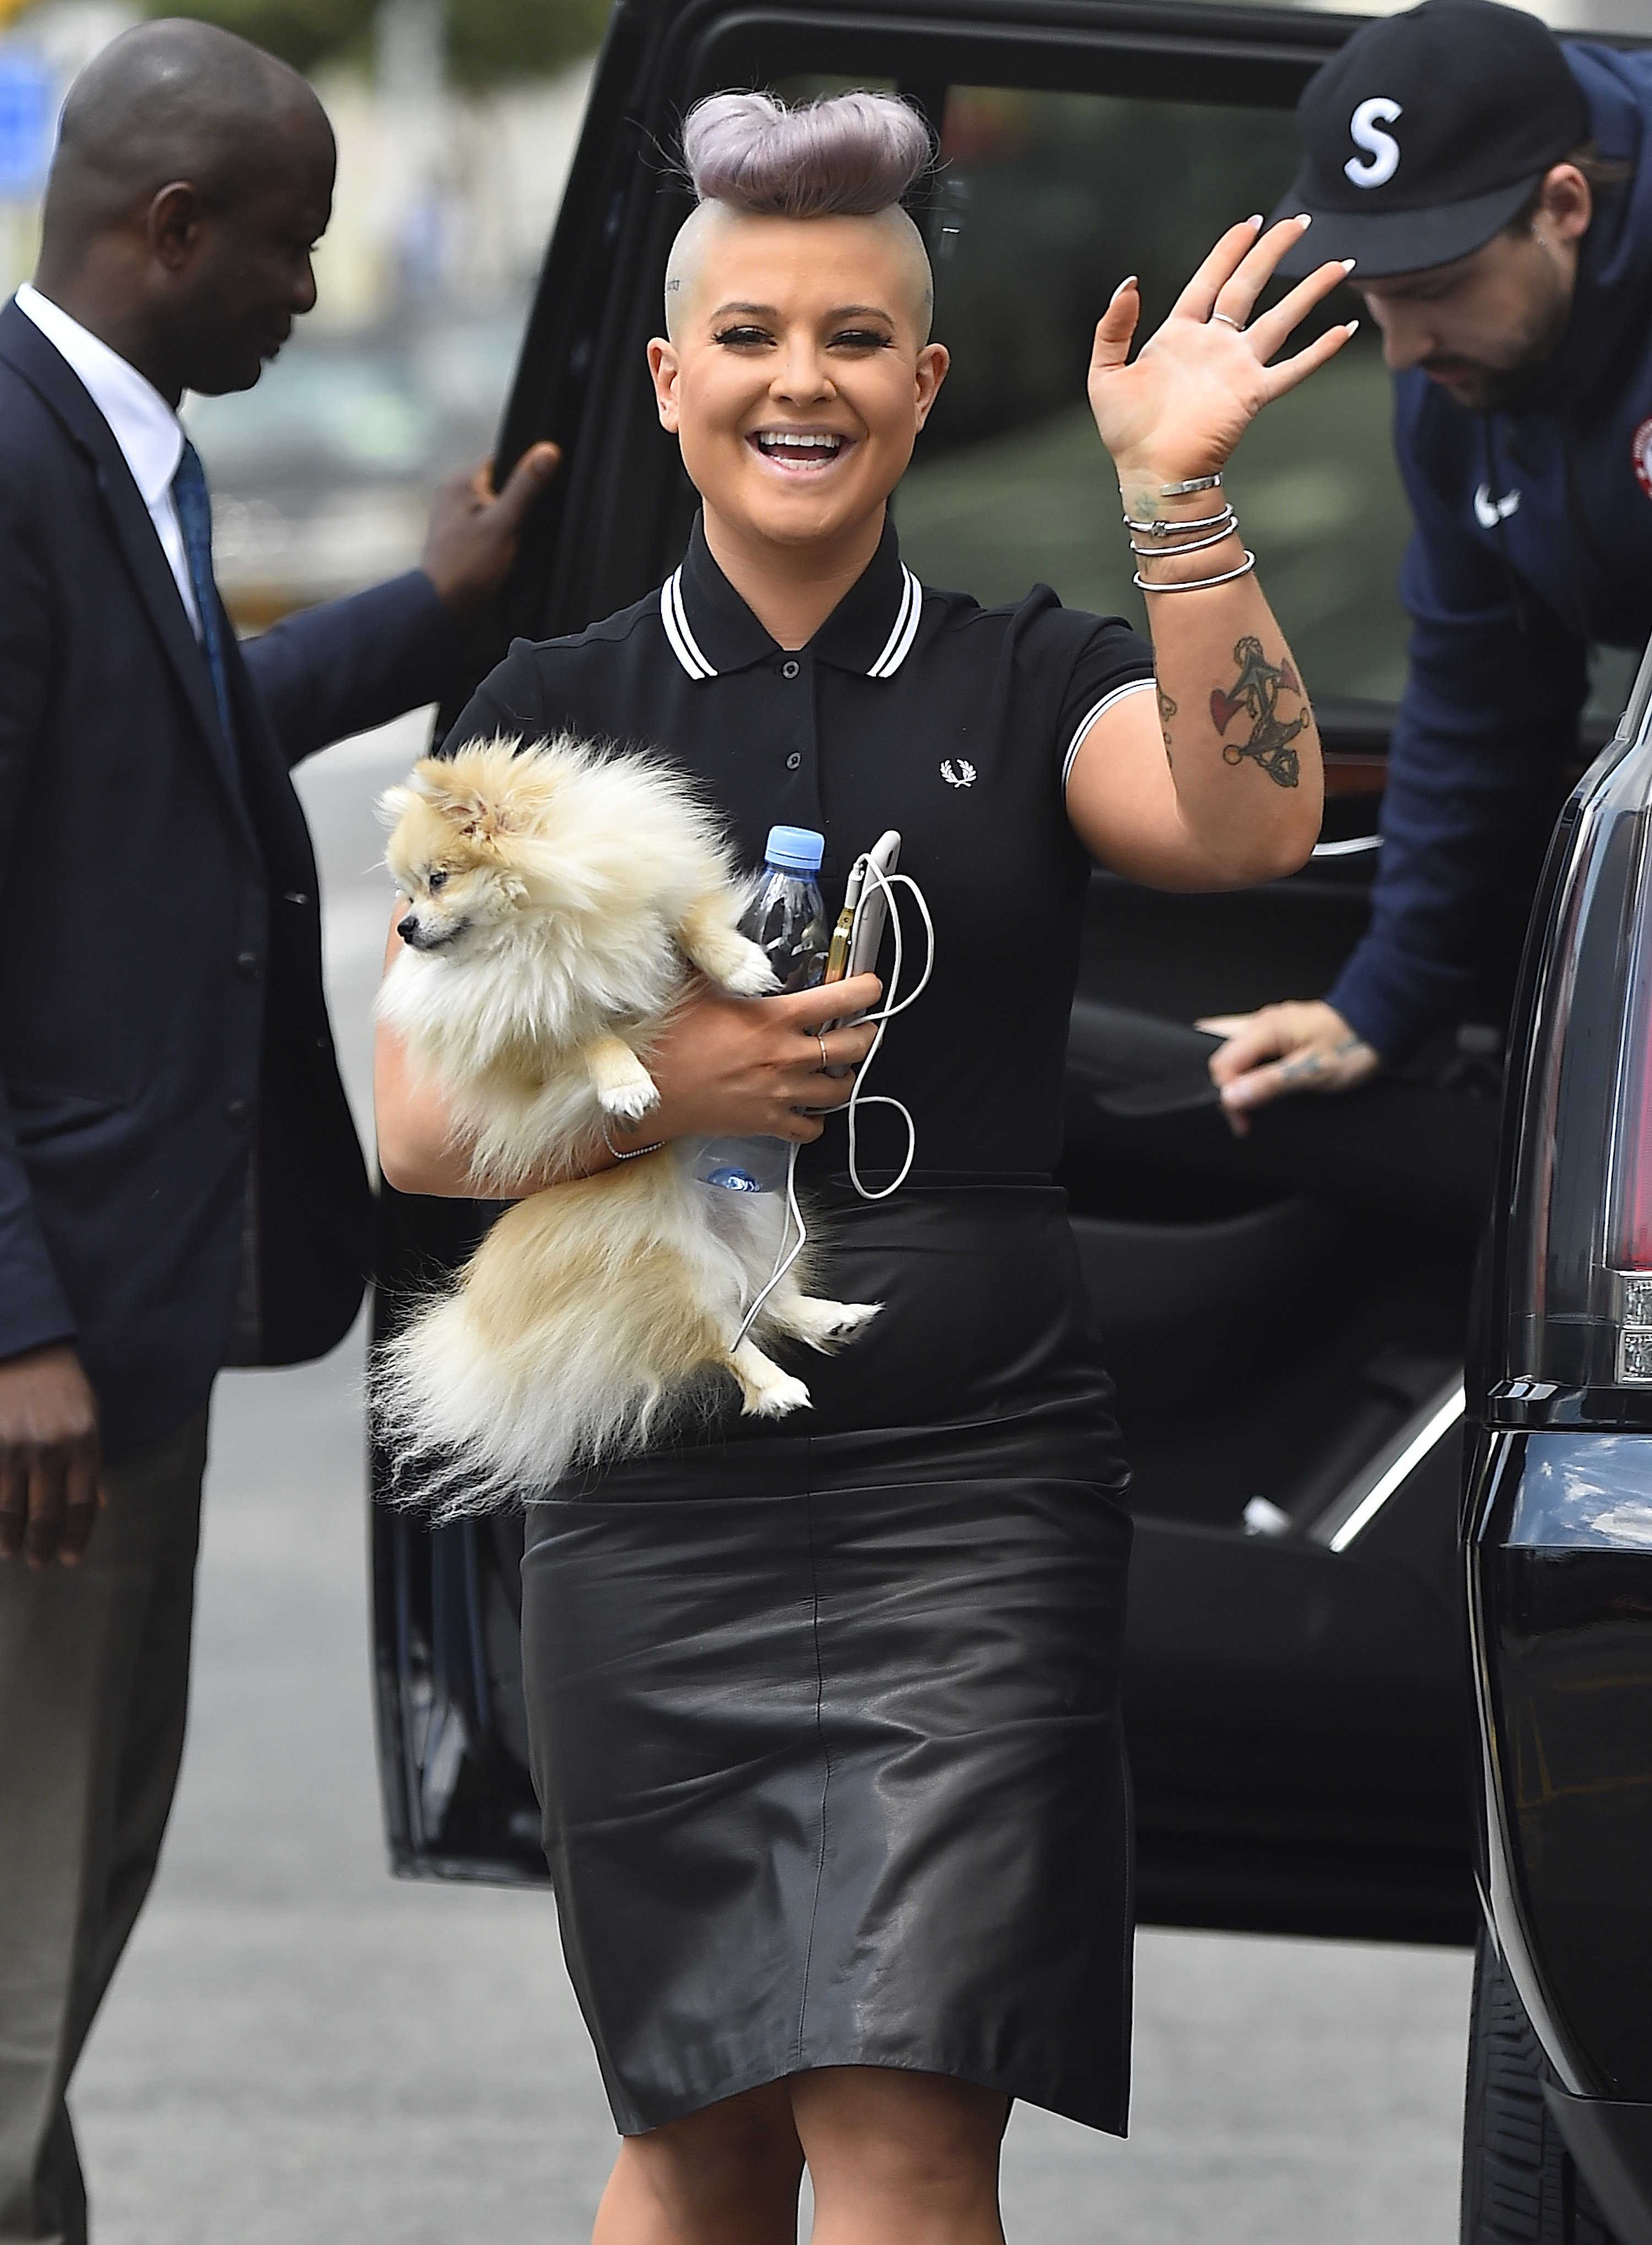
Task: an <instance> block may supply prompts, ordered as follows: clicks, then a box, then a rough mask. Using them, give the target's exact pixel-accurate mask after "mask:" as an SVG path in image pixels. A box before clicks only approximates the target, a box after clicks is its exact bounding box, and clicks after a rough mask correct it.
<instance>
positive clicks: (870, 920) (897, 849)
mask: <svg viewBox="0 0 1652 2245" xmlns="http://www.w3.org/2000/svg"><path fill="white" fill-rule="evenodd" d="M900 861H901V838H900V836H899V835H898V834H897V832H896V831H895V829H894V828H893V827H892V826H891V827H890V830H889V831H888V832H887V833H886V834H881V835H879V837H878V838H877V841H876V842H875V843H874V844H872V847H871V848H870V850H869V851H867V852H866V857H865V860H864V865H861V864H860V863H859V862H858V861H857V864H856V871H858V872H860V873H861V879H860V884H859V887H860V896H861V910H860V921H859V925H858V926H856V930H855V939H854V941H853V943H852V944H851V945H850V952H849V969H848V971H849V973H850V974H870V973H871V972H872V971H873V969H874V968H875V967H877V954H878V953H879V952H880V951H881V950H882V949H883V947H884V928H885V927H886V926H888V925H889V897H888V894H887V892H885V891H884V889H882V888H880V887H879V885H878V884H877V882H876V881H875V880H874V879H873V878H872V876H871V874H870V872H867V871H865V870H864V867H865V866H872V865H875V866H876V867H877V870H878V872H880V873H882V874H883V875H884V878H885V879H887V878H888V877H889V875H890V874H891V873H892V872H894V871H895V868H896V867H897V865H899V863H900ZM854 878H855V877H854V874H853V873H851V874H850V879H851V881H852V880H853V879H854ZM858 1018H859V1016H858V1015H856V1019H857V1020H858Z"/></svg>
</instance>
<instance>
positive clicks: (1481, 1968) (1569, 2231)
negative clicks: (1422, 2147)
mask: <svg viewBox="0 0 1652 2245" xmlns="http://www.w3.org/2000/svg"><path fill="white" fill-rule="evenodd" d="M1547 2079H1548V2066H1547V2061H1546V2060H1545V2058H1544V2056H1543V2053H1542V2051H1541V2049H1540V2046H1539V2044H1538V2039H1537V2037H1536V2036H1535V2035H1534V2033H1533V2031H1532V2025H1531V2021H1530V2020H1529V2019H1528V2018H1527V2016H1526V2007H1525V2005H1524V2004H1522V2003H1521V2001H1520V1997H1519V1996H1518V1995H1516V1993H1515V1992H1514V1984H1513V1981H1512V1980H1511V1979H1510V1978H1509V1977H1508V1974H1507V1973H1506V1971H1505V1970H1504V1969H1503V1964H1502V1960H1501V1959H1500V1957H1499V1956H1498V1954H1497V1951H1496V1950H1495V1949H1494V1948H1493V1946H1492V1942H1491V1937H1490V1936H1489V1935H1488V1934H1487V1933H1486V1930H1485V1928H1484V1927H1482V1928H1481V1929H1480V1935H1479V1944H1478V1946H1477V1948H1476V1950H1475V1952H1474V1994H1473V2002H1472V2003H1471V2004H1470V2007H1469V2028H1468V2086H1467V2091H1466V2096H1465V2099H1464V2105H1463V2226H1462V2245H1616V2240H1615V2235H1614V2233H1613V2232H1612V2231H1611V2230H1610V2229H1608V2227H1607V2225H1606V2223H1605V2222H1604V2221H1602V2220H1601V2211H1600V2208H1598V2207H1597V2206H1596V2205H1595V2203H1594V2197H1593V2195H1592V2194H1591V2193H1590V2190H1589V2187H1588V2184H1587V2183H1586V2182H1585V2181H1584V2180H1583V2178H1582V2176H1581V2174H1579V2173H1578V2171H1577V2163H1576V2161H1575V2160H1574V2159H1573V2157H1572V2155H1571V2153H1569V2152H1568V2151H1567V2148H1566V2145H1565V2143H1564V2142H1563V2140H1561V2132H1560V2130H1559V2128H1557V2127H1556V2126H1555V2124H1554V2114H1553V2113H1551V2112H1550V2111H1549V2108H1548V2104H1547V2099H1545V2097H1544V2095H1543V2085H1544V2082H1545V2081H1546V2080H1547Z"/></svg>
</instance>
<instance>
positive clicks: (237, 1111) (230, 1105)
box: [224, 1099, 253, 1130]
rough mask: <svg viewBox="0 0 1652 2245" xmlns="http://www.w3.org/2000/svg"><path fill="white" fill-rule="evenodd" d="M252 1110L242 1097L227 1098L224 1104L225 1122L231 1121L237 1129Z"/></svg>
mask: <svg viewBox="0 0 1652 2245" xmlns="http://www.w3.org/2000/svg"><path fill="white" fill-rule="evenodd" d="M252 1111H253V1110H252V1109H251V1108H250V1107H249V1106H248V1105H247V1102H246V1101H245V1100H244V1099H231V1100H227V1101H226V1102H225V1105H224V1120H225V1122H226V1123H234V1126H235V1128H236V1129H238V1130H239V1129H240V1128H241V1126H242V1125H243V1124H244V1123H245V1122H246V1121H247V1116H249V1115H250V1114H251V1113H252Z"/></svg>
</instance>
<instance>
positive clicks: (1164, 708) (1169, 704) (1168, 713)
mask: <svg viewBox="0 0 1652 2245" xmlns="http://www.w3.org/2000/svg"><path fill="white" fill-rule="evenodd" d="M1154 691H1155V692H1156V693H1157V695H1158V697H1159V730H1160V732H1161V733H1162V734H1163V736H1164V755H1165V762H1166V763H1169V764H1174V763H1175V755H1174V754H1173V753H1172V750H1171V747H1170V720H1171V719H1172V718H1173V717H1174V716H1175V714H1176V705H1175V702H1173V701H1172V700H1171V699H1170V696H1169V695H1168V694H1167V693H1166V692H1165V690H1164V688H1163V687H1162V686H1161V685H1160V684H1159V682H1158V681H1157V680H1156V679H1155V680H1154Z"/></svg>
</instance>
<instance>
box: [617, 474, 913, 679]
mask: <svg viewBox="0 0 1652 2245" xmlns="http://www.w3.org/2000/svg"><path fill="white" fill-rule="evenodd" d="M923 607H924V593H923V587H921V586H920V585H919V583H918V581H917V578H916V577H915V576H914V575H913V574H912V573H911V570H910V569H909V568H908V567H907V566H906V564H905V563H904V561H903V560H901V555H900V546H899V545H898V543H897V539H896V536H895V526H894V524H893V523H892V522H891V521H889V520H887V519H886V520H885V522H884V535H883V537H882V538H881V539H879V541H878V546H877V553H874V554H873V556H872V558H871V560H870V561H869V562H868V564H867V566H866V567H865V568H864V569H863V571H862V573H861V574H860V576H859V577H858V578H857V579H856V581H855V583H854V584H853V585H852V586H851V587H850V589H849V591H848V592H847V593H844V595H843V599H842V600H840V601H839V602H838V604H837V606H836V607H835V608H834V609H833V610H832V613H831V614H830V615H829V616H828V617H827V619H826V621H825V622H824V623H823V625H822V626H821V627H820V629H819V630H818V631H817V632H816V634H815V636H814V637H813V639H811V640H810V641H809V649H808V651H809V654H810V655H816V656H818V657H819V658H820V660H821V661H823V662H829V663H831V664H833V665H834V666H835V667H836V668H838V669H840V670H851V671H858V672H860V673H861V674H862V675H863V676H865V677H867V678H892V677H893V676H894V675H895V673H896V672H897V670H898V669H899V668H900V667H901V665H902V664H903V663H904V661H905V660H906V658H907V656H908V655H910V654H911V651H912V642H913V641H914V640H915V639H916V638H917V627H918V621H919V618H920V617H921V615H922V614H923ZM660 621H661V622H662V623H663V624H664V626H665V629H666V637H667V640H668V641H670V643H671V651H672V653H673V654H674V655H675V656H676V658H677V660H678V661H679V662H680V664H681V665H682V667H683V668H684V669H685V670H686V671H687V674H688V675H689V677H690V678H693V679H694V680H697V681H700V680H704V679H708V678H717V677H721V675H723V673H724V672H726V671H731V670H745V669H748V668H750V666H751V665H752V664H753V663H755V662H762V661H769V660H772V659H773V658H774V657H775V655H779V654H780V653H781V652H782V649H781V648H780V647H779V645H778V643H777V642H776V641H775V640H773V639H771V638H770V637H769V634H768V632H766V631H765V630H764V628H763V627H762V624H760V623H759V622H758V621H757V619H756V617H755V615H753V614H752V612H751V610H750V609H749V608H748V607H747V606H746V603H745V602H744V600H741V597H740V595H739V593H737V592H735V588H734V587H733V586H732V585H731V584H730V583H729V581H728V578H727V577H725V576H724V574H723V573H722V571H721V569H720V568H719V567H718V566H717V564H716V562H715V561H714V560H713V559H712V553H711V548H710V546H708V545H707V543H706V526H705V519H704V517H703V516H698V515H697V516H696V517H695V519H694V532H693V535H692V536H691V537H690V539H689V540H688V551H687V553H686V554H685V556H684V557H683V562H682V566H681V567H680V569H677V570H674V572H673V573H672V574H671V575H670V576H669V577H667V580H666V581H665V583H664V584H663V585H662V586H661V587H660Z"/></svg>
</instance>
